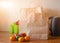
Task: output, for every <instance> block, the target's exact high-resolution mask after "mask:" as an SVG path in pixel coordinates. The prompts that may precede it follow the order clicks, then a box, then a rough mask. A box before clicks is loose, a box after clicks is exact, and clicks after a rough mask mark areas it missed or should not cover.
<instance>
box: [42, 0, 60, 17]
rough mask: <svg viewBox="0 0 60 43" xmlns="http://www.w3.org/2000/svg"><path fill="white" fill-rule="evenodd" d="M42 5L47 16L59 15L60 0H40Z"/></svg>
mask: <svg viewBox="0 0 60 43" xmlns="http://www.w3.org/2000/svg"><path fill="white" fill-rule="evenodd" d="M42 6H43V7H44V8H45V9H46V11H47V14H48V15H49V16H60V0H42Z"/></svg>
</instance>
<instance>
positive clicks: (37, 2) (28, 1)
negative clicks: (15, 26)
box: [0, 0, 60, 31]
mask: <svg viewBox="0 0 60 43" xmlns="http://www.w3.org/2000/svg"><path fill="white" fill-rule="evenodd" d="M1 1H9V2H10V1H11V2H12V3H13V6H12V7H9V8H3V7H0V9H1V10H0V31H8V30H9V28H8V27H9V24H10V23H12V22H14V21H16V20H18V19H19V17H20V8H27V7H28V8H29V7H30V8H31V7H38V6H42V7H43V8H46V9H47V11H49V12H47V14H48V15H49V14H50V16H52V15H53V16H54V15H58V16H60V13H59V14H56V13H58V12H60V0H0V2H1ZM48 9H49V10H48ZM55 10H56V11H55ZM57 11H58V12H57Z"/></svg>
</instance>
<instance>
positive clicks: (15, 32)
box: [14, 24, 19, 34]
mask: <svg viewBox="0 0 60 43" xmlns="http://www.w3.org/2000/svg"><path fill="white" fill-rule="evenodd" d="M18 33H19V25H16V24H15V25H14V34H18Z"/></svg>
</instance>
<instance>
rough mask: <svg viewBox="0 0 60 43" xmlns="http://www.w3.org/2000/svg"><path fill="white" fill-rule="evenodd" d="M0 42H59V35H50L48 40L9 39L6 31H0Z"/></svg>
mask: <svg viewBox="0 0 60 43" xmlns="http://www.w3.org/2000/svg"><path fill="white" fill-rule="evenodd" d="M0 43H60V37H51V38H49V39H48V40H31V41H29V42H18V41H10V40H9V33H8V32H0Z"/></svg>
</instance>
